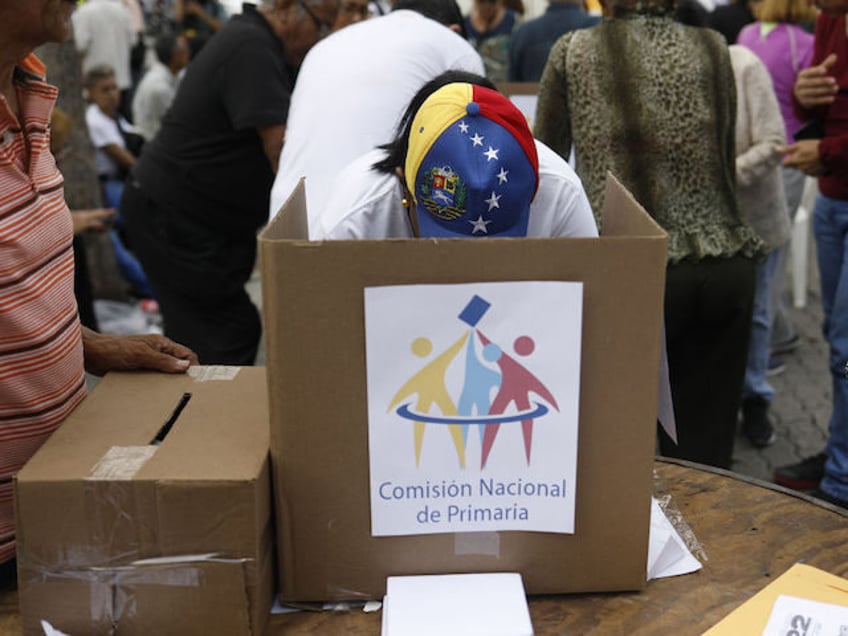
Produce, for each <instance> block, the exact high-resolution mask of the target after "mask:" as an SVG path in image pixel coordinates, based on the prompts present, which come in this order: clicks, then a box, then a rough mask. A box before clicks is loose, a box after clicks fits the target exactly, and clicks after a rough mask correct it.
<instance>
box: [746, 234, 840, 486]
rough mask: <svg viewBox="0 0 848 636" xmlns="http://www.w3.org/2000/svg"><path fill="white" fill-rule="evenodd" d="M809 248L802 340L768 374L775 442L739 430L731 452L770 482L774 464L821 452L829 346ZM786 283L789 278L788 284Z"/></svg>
mask: <svg viewBox="0 0 848 636" xmlns="http://www.w3.org/2000/svg"><path fill="white" fill-rule="evenodd" d="M809 249H810V261H809V266H808V272H809V284H808V294H807V306H806V307H804V308H802V309H793V316H794V318H795V326H796V328H797V329H798V332H799V334H800V336H801V344H800V346H799V347H798V348H797V349H796V350H795V351H793V352H792V353H790V354H788V355H786V356H784V359H785V361H786V371H785V372H784V373H782V374H781V375H778V376H775V377H773V378H771V381H772V385H773V386H774V388H775V391H776V396H775V399H774V402H773V403H772V409H771V412H772V415H773V417H774V421H775V430H776V432H777V435H778V439H777V442H775V443H774V445H772V446H769V447H768V448H765V449H757V448H754V447H752V446H751V445H750V444H749V443H748V441H747V439H745V438H744V437H743V436H742V435H741V433H740V434H739V435H738V437H737V440H736V449H735V452H734V453H733V470H735V471H737V472H740V473H744V474H746V475H751V476H753V477H758V478H760V479H766V480H770V479H771V473H772V470H773V469H774V468H775V467H776V466H780V465H783V464H787V463H792V462H795V461H798V460H799V459H802V458H804V457H807V456H808V455H813V454H815V453H817V452H819V451H821V450H822V449H823V448H824V444H825V441H826V439H827V423H828V419H829V417H830V403H831V386H830V384H831V382H830V374H829V373H828V370H827V345H826V344H825V342H824V339H823V337H822V334H821V322H822V310H821V296H820V293H819V287H818V285H819V281H818V270H817V269H816V265H815V245H814V241H812V240H811V241H810V248H809ZM790 282H791V281H790V280H788V281H787V287H789V286H790Z"/></svg>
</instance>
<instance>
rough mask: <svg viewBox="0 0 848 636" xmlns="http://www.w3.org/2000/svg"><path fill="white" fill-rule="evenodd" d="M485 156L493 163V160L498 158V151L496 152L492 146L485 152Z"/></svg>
mask: <svg viewBox="0 0 848 636" xmlns="http://www.w3.org/2000/svg"><path fill="white" fill-rule="evenodd" d="M483 154H484V155H486V159H487V160H488V161H491V160H492V159H497V158H498V151H497V150H495V149H494V148H492V147H491V146H489V149H488V150H487V151H486V152H484V153H483Z"/></svg>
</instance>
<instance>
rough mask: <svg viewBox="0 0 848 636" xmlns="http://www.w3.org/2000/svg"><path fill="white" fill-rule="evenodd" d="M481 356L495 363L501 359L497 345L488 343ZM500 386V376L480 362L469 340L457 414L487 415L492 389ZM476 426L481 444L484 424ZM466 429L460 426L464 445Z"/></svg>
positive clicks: (466, 437) (466, 440)
mask: <svg viewBox="0 0 848 636" xmlns="http://www.w3.org/2000/svg"><path fill="white" fill-rule="evenodd" d="M482 355H483V359H484V360H487V361H489V362H496V361H497V360H498V359H499V358H500V357H501V349H500V347H498V345H496V344H493V343H489V344H487V345H485V346H484V347H483V351H482ZM500 386H501V374H500V373H498V372H497V371H495V370H494V369H490V368H489V367H487V366H486V365H485V364H483V363H482V362H481V361H480V358H478V357H477V351H476V349H475V346H474V338H469V339H468V345H467V347H466V352H465V383H464V384H463V386H462V393H461V394H460V396H459V402H458V403H457V412H458V413H459V415H462V416H464V417H470V416H473V415H477V416H478V417H479V416H483V415H488V414H489V407H490V406H491V405H492V389H493V388H500ZM478 426H479V429H480V443H481V444H482V443H483V431H484V429H485V424H479V425H478ZM468 427H469V425H468V424H463V425H462V441H463V443H464V444H465V443H467V442H468Z"/></svg>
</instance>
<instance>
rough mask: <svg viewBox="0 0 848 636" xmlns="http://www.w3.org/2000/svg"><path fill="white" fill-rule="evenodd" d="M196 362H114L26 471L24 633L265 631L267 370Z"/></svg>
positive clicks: (20, 533)
mask: <svg viewBox="0 0 848 636" xmlns="http://www.w3.org/2000/svg"><path fill="white" fill-rule="evenodd" d="M190 373H191V375H168V374H162V373H110V374H108V375H107V376H106V377H105V378H104V379H103V380H102V381H101V382H100V384H99V385H98V386H97V387H96V388H95V389H94V391H93V392H92V394H91V395H89V396H88V397H87V398H86V399H85V400H84V401H83V402H82V404H81V405H80V406H79V407H77V409H76V410H75V411H74V412H73V413H72V414H71V415H70V417H68V419H67V421H66V422H65V423H64V424H63V425H62V426H61V427H60V428H59V429H58V430H57V431H56V432H55V433H54V434H53V435H52V436H51V437H50V439H49V440H48V441H47V442H46V443H45V444H44V446H43V447H42V448H41V449H40V450H39V451H38V452H37V453H36V454H35V455H34V456H33V457H32V459H31V460H30V461H29V462H28V463H27V464H26V466H24V468H23V469H22V470H21V471H20V473H19V474H18V476H17V480H16V484H15V497H16V502H15V503H16V514H17V540H18V589H19V597H20V606H21V616H22V618H23V623H24V631H25V633H26V634H41V633H43V632H42V631H41V628H40V620H41V619H44V620H47V621H48V622H49V623H50V624H51V625H53V626H54V627H55V628H57V629H60V630H61V631H63V632H65V633H68V634H72V635H73V636H82V635H84V634H111V633H118V634H139V635H141V634H143V635H146V636H149V635H150V634H180V635H181V636H182V635H185V634H198V635H200V634H203V635H207V634H228V635H239V634H244V635H247V634H254V635H258V634H261V633H262V631H263V629H264V625H265V622H266V621H267V618H268V615H269V611H270V606H271V602H272V600H273V595H274V591H273V570H274V567H273V563H274V559H273V550H272V544H273V537H272V534H273V531H272V515H271V494H270V469H269V462H268V408H267V391H266V378H265V370H264V368H247V367H245V368H239V367H195V368H192V369H191V370H190ZM154 440H155V441H154Z"/></svg>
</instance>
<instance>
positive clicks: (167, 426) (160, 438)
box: [150, 393, 191, 446]
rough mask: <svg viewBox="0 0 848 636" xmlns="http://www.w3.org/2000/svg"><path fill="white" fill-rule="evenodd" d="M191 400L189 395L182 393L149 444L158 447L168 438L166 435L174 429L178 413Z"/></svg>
mask: <svg viewBox="0 0 848 636" xmlns="http://www.w3.org/2000/svg"><path fill="white" fill-rule="evenodd" d="M190 399H191V393H183V395H182V397H181V398H180V401H179V402H177V406H176V407H175V408H174V410H173V412H172V413H171V416H170V417H169V418H168V419H167V420H166V421H165V423H164V424H163V425H162V428H160V429H159V432H158V433H156V436H155V437H154V438H153V439H152V440H150V444H151V445H153V446H158V445H159V444H161V443H162V442H164V441H165V438H166V437H167V436H168V433H170V432H171V429H172V428H173V427H174V424H175V423H176V421H177V419H178V418H179V417H180V413H182V412H183V409H184V408H185V407H186V405H187V404H188V401H189V400H190Z"/></svg>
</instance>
